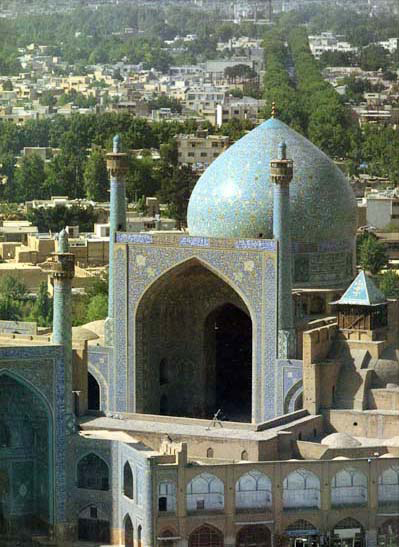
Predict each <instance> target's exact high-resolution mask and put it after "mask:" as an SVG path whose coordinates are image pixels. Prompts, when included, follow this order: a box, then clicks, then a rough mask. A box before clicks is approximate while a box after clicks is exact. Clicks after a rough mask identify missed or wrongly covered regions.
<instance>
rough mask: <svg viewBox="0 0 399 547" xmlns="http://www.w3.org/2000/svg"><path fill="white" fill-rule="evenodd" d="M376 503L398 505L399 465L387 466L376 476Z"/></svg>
mask: <svg viewBox="0 0 399 547" xmlns="http://www.w3.org/2000/svg"><path fill="white" fill-rule="evenodd" d="M378 505H379V506H382V507H383V506H390V505H391V506H393V507H399V465H393V466H392V467H388V469H385V470H384V471H383V472H382V473H381V474H380V476H379V477H378Z"/></svg>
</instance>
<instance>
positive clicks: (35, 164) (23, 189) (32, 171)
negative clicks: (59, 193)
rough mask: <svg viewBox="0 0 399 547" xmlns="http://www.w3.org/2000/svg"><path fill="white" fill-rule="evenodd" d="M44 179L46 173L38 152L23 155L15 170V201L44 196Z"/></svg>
mask: <svg viewBox="0 0 399 547" xmlns="http://www.w3.org/2000/svg"><path fill="white" fill-rule="evenodd" d="M45 180H46V173H45V168H44V161H43V160H42V158H41V157H40V156H39V155H38V154H31V155H29V156H24V157H23V158H22V161H21V164H20V166H19V167H18V168H17V169H16V171H15V199H16V200H17V201H28V200H32V199H43V198H44V197H46V195H45Z"/></svg>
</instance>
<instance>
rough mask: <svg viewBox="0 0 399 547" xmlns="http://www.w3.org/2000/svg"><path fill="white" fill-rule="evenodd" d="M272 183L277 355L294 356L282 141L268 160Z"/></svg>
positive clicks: (289, 171)
mask: <svg viewBox="0 0 399 547" xmlns="http://www.w3.org/2000/svg"><path fill="white" fill-rule="evenodd" d="M270 174H271V180H272V181H273V183H274V204H273V237H274V238H275V239H276V240H277V241H278V287H277V290H278V299H277V314H278V357H279V358H280V359H293V358H295V357H296V333H295V327H294V308H293V302H292V252H291V233H290V182H291V180H292V177H293V162H292V160H288V159H287V148H286V144H285V143H282V144H280V145H279V157H278V159H277V160H272V161H271V162H270Z"/></svg>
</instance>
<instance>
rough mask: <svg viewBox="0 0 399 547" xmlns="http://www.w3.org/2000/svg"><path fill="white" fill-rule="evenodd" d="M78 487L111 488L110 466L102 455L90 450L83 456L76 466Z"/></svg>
mask: <svg viewBox="0 0 399 547" xmlns="http://www.w3.org/2000/svg"><path fill="white" fill-rule="evenodd" d="M76 474H77V484H78V488H83V489H86V490H109V468H108V465H107V463H106V462H105V461H104V460H103V458H102V457H101V456H98V455H97V454H96V453H95V452H89V453H88V454H86V455H85V456H82V457H81V458H80V460H79V461H78V463H77V466H76Z"/></svg>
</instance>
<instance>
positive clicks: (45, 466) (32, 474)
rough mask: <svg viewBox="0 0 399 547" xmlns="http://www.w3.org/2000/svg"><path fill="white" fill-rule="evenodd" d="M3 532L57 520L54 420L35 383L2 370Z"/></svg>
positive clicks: (30, 530)
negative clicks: (54, 481) (55, 504)
mask: <svg viewBox="0 0 399 547" xmlns="http://www.w3.org/2000/svg"><path fill="white" fill-rule="evenodd" d="M0 427H1V432H0V436H1V439H0V440H1V445H0V463H1V470H0V475H1V476H0V483H1V484H0V491H1V493H0V502H1V503H0V535H1V534H3V535H4V534H11V535H12V537H14V538H15V537H19V536H20V535H23V534H24V535H25V536H26V535H33V534H35V533H39V534H47V533H48V530H49V527H50V526H51V525H52V524H53V497H54V496H53V488H54V486H53V474H52V469H53V461H54V456H53V448H52V446H53V442H52V438H53V419H52V413H51V410H50V406H49V404H48V402H47V400H46V398H45V397H44V395H43V394H41V393H40V392H39V391H38V390H37V389H36V388H35V387H34V386H32V385H31V384H30V383H29V382H27V381H25V380H24V379H23V378H20V377H19V376H17V375H15V374H12V373H9V372H8V371H5V372H2V373H0Z"/></svg>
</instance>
